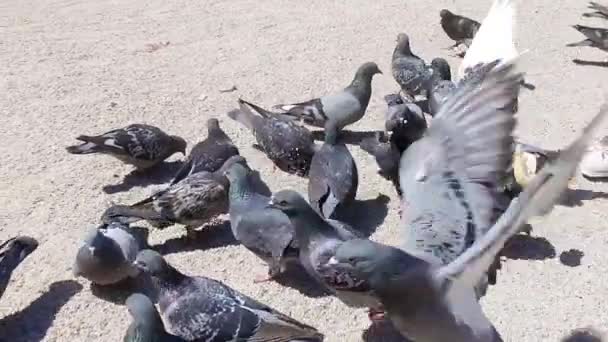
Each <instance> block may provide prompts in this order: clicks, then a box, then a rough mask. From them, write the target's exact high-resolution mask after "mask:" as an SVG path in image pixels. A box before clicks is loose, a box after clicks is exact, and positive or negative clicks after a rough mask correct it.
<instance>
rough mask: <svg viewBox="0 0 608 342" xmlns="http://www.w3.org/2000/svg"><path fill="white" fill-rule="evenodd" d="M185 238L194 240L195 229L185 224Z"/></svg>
mask: <svg viewBox="0 0 608 342" xmlns="http://www.w3.org/2000/svg"><path fill="white" fill-rule="evenodd" d="M186 238H187V239H188V240H195V239H196V229H194V227H192V226H186Z"/></svg>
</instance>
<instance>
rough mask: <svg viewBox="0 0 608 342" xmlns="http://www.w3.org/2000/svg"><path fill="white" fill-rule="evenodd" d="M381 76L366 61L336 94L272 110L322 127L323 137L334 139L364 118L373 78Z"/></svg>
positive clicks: (371, 63) (371, 64) (376, 67)
mask: <svg viewBox="0 0 608 342" xmlns="http://www.w3.org/2000/svg"><path fill="white" fill-rule="evenodd" d="M381 73H382V72H381V71H380V69H379V68H378V65H377V64H376V63H373V62H367V63H364V64H363V65H361V66H360V67H359V69H357V72H356V73H355V78H354V79H353V81H352V82H351V83H350V85H349V86H348V87H346V88H344V90H342V91H340V92H338V93H334V94H330V95H325V96H323V97H319V98H316V99H312V100H310V101H306V102H301V103H294V104H280V105H276V106H274V108H275V109H279V110H282V111H283V112H284V114H286V115H290V116H294V117H297V118H299V119H301V120H303V121H304V122H305V123H307V124H309V125H313V126H316V127H323V128H325V134H326V135H329V136H333V137H332V138H331V139H335V136H337V134H338V132H339V131H340V130H342V128H344V127H345V126H348V125H350V124H353V123H355V122H357V121H359V120H361V118H362V117H363V115H365V110H366V109H367V105H368V104H369V99H370V96H371V94H372V78H373V77H374V75H376V74H381Z"/></svg>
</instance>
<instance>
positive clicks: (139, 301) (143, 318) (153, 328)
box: [123, 293, 186, 342]
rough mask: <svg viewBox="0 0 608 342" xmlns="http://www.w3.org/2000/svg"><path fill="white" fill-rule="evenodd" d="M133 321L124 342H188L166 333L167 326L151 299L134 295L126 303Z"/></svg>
mask: <svg viewBox="0 0 608 342" xmlns="http://www.w3.org/2000/svg"><path fill="white" fill-rule="evenodd" d="M126 305H127V308H128V309H129V314H131V317H132V319H133V321H132V322H131V324H130V325H129V327H128V328H127V333H126V334H125V337H124V338H123V342H186V340H184V339H183V338H180V337H177V336H174V335H171V334H169V333H168V332H167V331H165V326H164V325H163V321H162V319H161V318H160V314H159V313H158V311H156V307H155V306H154V303H152V301H151V300H150V298H148V297H146V296H145V295H143V294H141V293H134V294H132V295H130V296H129V298H127V302H126Z"/></svg>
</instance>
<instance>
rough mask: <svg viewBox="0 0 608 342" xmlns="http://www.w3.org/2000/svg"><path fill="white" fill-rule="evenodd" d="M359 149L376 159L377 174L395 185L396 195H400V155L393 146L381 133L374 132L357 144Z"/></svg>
mask: <svg viewBox="0 0 608 342" xmlns="http://www.w3.org/2000/svg"><path fill="white" fill-rule="evenodd" d="M359 147H361V149H362V150H363V151H365V152H367V153H369V154H371V155H372V156H373V157H374V158H375V159H376V164H377V165H378V174H379V175H380V176H382V177H384V178H385V179H386V180H388V181H391V182H392V183H393V184H394V185H395V189H396V190H397V193H398V194H400V193H401V188H400V187H399V160H400V158H401V153H399V149H398V148H397V146H395V144H394V143H393V142H392V141H390V140H389V139H388V138H387V137H385V136H384V134H382V132H376V134H374V136H373V137H369V138H365V139H363V140H362V141H361V143H360V144H359Z"/></svg>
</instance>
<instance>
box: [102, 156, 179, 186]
mask: <svg viewBox="0 0 608 342" xmlns="http://www.w3.org/2000/svg"><path fill="white" fill-rule="evenodd" d="M182 165H183V162H182V161H173V162H163V163H160V164H159V165H157V166H154V167H153V168H150V169H148V170H145V171H140V170H133V171H131V172H130V173H129V174H127V175H126V176H124V178H123V179H122V181H121V182H120V183H118V184H110V185H106V186H104V187H103V191H104V192H105V193H106V194H115V193H118V192H124V191H129V190H131V189H133V188H135V187H146V186H148V185H158V184H165V183H168V182H170V181H171V180H172V179H173V177H175V175H176V174H177V171H179V169H180V168H181V167H182Z"/></svg>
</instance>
